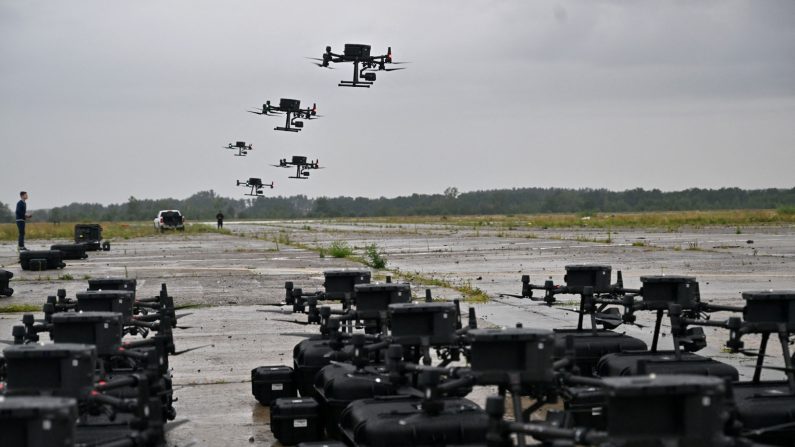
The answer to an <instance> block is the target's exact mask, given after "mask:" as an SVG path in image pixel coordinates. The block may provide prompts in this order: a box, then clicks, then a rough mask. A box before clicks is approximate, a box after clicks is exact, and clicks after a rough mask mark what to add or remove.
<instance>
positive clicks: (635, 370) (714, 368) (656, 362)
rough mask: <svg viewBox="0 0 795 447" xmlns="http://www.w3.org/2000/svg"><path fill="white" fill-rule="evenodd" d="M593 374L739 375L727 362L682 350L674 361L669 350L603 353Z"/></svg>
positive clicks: (733, 376)
mask: <svg viewBox="0 0 795 447" xmlns="http://www.w3.org/2000/svg"><path fill="white" fill-rule="evenodd" d="M596 373H597V375H599V376H600V377H617V376H639V375H646V374H687V375H696V376H714V377H720V378H723V379H726V380H729V381H736V380H738V378H739V373H738V372H737V368H735V367H733V366H731V365H727V364H726V363H722V362H719V361H717V360H713V359H711V358H709V357H703V356H700V355H698V354H693V353H689V352H683V353H682V357H681V360H677V359H676V355H675V354H674V352H673V351H657V352H618V353H614V354H607V355H605V356H604V357H602V359H601V360H599V363H598V364H597V365H596Z"/></svg>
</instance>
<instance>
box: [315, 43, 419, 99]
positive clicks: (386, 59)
mask: <svg viewBox="0 0 795 447" xmlns="http://www.w3.org/2000/svg"><path fill="white" fill-rule="evenodd" d="M370 48H371V47H370V45H364V44H358V43H346V44H345V49H344V51H343V53H342V54H336V53H333V52H332V51H331V47H330V46H328V47H326V52H325V53H323V57H322V58H314V57H312V58H309V59H312V60H316V61H320V62H319V63H315V65H317V66H318V67H323V68H332V67H330V66H329V64H330V63H335V64H336V63H340V62H353V80H352V81H340V83H339V84H338V85H339V86H340V87H365V88H369V87H370V86H371V85H373V83H374V82H375V79H376V76H375V73H374V72H373V70H377V71H395V70H402V69H403V67H399V68H387V67H386V64H405V63H406V62H394V61H392V47H388V48H387V52H386V54H384V55H380V56H371V55H370ZM360 66H361V68H360ZM368 70H370V71H368Z"/></svg>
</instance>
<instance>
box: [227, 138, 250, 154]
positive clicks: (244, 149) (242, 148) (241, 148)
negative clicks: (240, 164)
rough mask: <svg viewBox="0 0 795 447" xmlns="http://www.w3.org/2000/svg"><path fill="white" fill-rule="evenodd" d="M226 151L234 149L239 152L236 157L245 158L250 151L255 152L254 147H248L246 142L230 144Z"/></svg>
mask: <svg viewBox="0 0 795 447" xmlns="http://www.w3.org/2000/svg"><path fill="white" fill-rule="evenodd" d="M224 149H232V150H235V149H236V150H237V153H236V154H234V155H235V157H245V156H246V155H247V154H248V151H251V150H254V147H253V146H252V145H250V144H249V145H246V142H245V141H236V142H235V144H232V143H229V145H228V146H225V147H224Z"/></svg>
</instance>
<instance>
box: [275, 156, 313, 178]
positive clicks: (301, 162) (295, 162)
mask: <svg viewBox="0 0 795 447" xmlns="http://www.w3.org/2000/svg"><path fill="white" fill-rule="evenodd" d="M272 166H275V167H277V168H289V167H292V166H295V170H296V171H295V175H294V176H290V177H288V178H294V179H301V180H307V179H309V170H310V169H323V168H322V167H320V165H319V164H318V160H315V161H311V160H307V158H306V157H305V156H303V155H293V157H292V158H291V159H290V160H289V161H288V160H287V159H286V158H283V159H281V160H279V164H278V165H272Z"/></svg>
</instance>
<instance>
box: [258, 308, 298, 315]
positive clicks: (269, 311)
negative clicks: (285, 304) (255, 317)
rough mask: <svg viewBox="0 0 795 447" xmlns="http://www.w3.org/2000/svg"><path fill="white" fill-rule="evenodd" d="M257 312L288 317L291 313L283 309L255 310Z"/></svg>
mask: <svg viewBox="0 0 795 447" xmlns="http://www.w3.org/2000/svg"><path fill="white" fill-rule="evenodd" d="M257 312H268V313H274V314H283V315H290V314H291V313H293V311H292V310H283V309H257Z"/></svg>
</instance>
